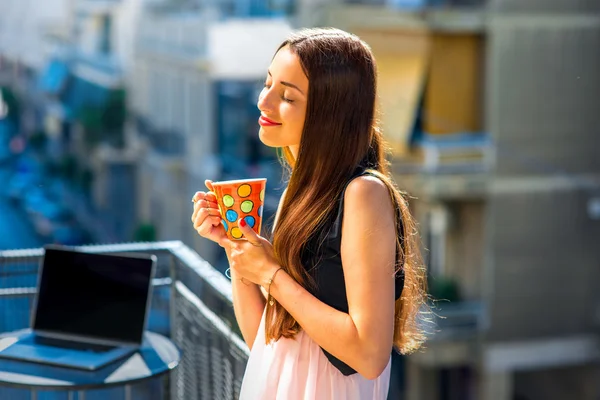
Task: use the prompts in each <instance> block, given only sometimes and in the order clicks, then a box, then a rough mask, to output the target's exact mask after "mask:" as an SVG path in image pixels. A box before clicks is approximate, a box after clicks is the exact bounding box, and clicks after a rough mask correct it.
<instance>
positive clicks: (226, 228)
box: [221, 219, 229, 232]
mask: <svg viewBox="0 0 600 400" xmlns="http://www.w3.org/2000/svg"><path fill="white" fill-rule="evenodd" d="M221 223H222V224H223V228H225V232H227V231H228V230H229V227H228V226H227V222H225V220H224V219H222V220H221Z"/></svg>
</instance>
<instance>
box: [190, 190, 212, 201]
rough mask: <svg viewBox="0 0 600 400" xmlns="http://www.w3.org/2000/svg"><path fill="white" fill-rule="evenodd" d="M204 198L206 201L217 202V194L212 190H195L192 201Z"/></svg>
mask: <svg viewBox="0 0 600 400" xmlns="http://www.w3.org/2000/svg"><path fill="white" fill-rule="evenodd" d="M202 199H206V200H208V201H211V202H214V203H216V202H217V196H216V195H215V194H214V193H213V192H196V193H195V194H194V197H192V202H194V203H197V202H198V200H202Z"/></svg>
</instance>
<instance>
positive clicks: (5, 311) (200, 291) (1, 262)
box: [0, 242, 249, 400]
mask: <svg viewBox="0 0 600 400" xmlns="http://www.w3.org/2000/svg"><path fill="white" fill-rule="evenodd" d="M77 249H80V250H83V251H90V252H97V253H113V252H114V253H117V252H118V253H123V252H131V253H150V254H154V255H156V256H157V259H158V264H157V269H156V277H155V279H154V282H153V294H152V305H151V310H150V314H149V320H148V329H149V330H151V331H155V332H159V333H162V334H165V335H167V336H170V337H171V339H172V340H173V341H174V342H175V344H176V345H177V346H178V347H179V348H180V349H181V350H182V359H181V363H180V365H179V367H178V368H177V369H176V370H175V371H173V372H172V373H171V375H170V376H169V377H168V379H167V380H164V379H161V378H159V379H158V380H156V381H151V382H148V383H143V384H138V385H137V386H136V387H134V389H133V390H134V394H133V398H143V399H172V400H175V399H178V400H179V399H180V400H198V399H210V400H221V399H224V400H233V399H237V398H238V396H239V390H240V387H241V382H242V377H243V374H244V370H245V366H246V361H247V358H248V355H249V352H248V348H247V346H246V345H245V344H244V342H243V341H242V339H240V334H239V331H238V330H237V324H236V323H235V316H234V313H233V307H232V297H231V285H230V283H229V281H228V280H227V278H225V277H224V276H223V275H222V274H221V273H219V272H218V271H217V270H215V269H214V268H213V267H212V266H211V265H210V264H208V263H207V262H206V261H205V260H203V259H202V258H201V257H200V256H199V255H198V254H197V253H196V252H194V251H193V250H191V249H190V248H188V247H186V246H185V245H183V244H182V243H181V242H157V243H138V244H118V245H99V246H81V247H78V248H77ZM42 257H43V249H29V250H10V251H0V332H8V331H13V330H17V329H22V328H27V327H29V316H30V312H31V307H32V305H33V299H34V296H35V291H36V287H35V285H36V280H37V271H38V265H39V261H40V260H41V258H42ZM121 391H122V389H119V388H111V389H103V390H102V392H103V393H102V394H101V396H102V397H101V398H115V397H117V398H121V396H123V393H121ZM9 392H10V393H9ZM94 392H95V393H94V394H96V393H98V390H94ZM61 395H62V394H61V393H54V394H53V393H44V398H46V399H53V398H56V399H59V398H60V399H62V398H64V395H63V397H60V396H61ZM0 398H2V399H4V398H10V399H11V400H19V399H21V398H22V399H29V398H30V393H29V392H28V391H26V390H21V389H1V388H0Z"/></svg>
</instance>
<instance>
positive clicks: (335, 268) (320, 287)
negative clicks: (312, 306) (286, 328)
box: [301, 167, 404, 375]
mask: <svg viewBox="0 0 600 400" xmlns="http://www.w3.org/2000/svg"><path fill="white" fill-rule="evenodd" d="M363 175H373V174H371V173H369V171H366V170H365V169H364V168H362V167H359V168H357V169H356V170H355V172H354V173H353V175H352V177H351V178H350V180H349V181H348V183H346V186H345V187H344V189H343V191H342V193H341V195H340V198H338V199H337V202H338V206H337V212H334V213H332V215H331V216H330V217H329V218H327V219H326V222H325V224H324V225H323V227H322V228H321V229H319V231H318V232H317V233H316V234H315V235H313V237H312V239H311V240H309V241H308V242H307V243H306V244H305V246H304V247H303V250H302V254H301V257H302V264H303V265H304V267H305V268H306V270H307V272H308V274H309V275H310V276H311V277H312V278H313V280H314V283H315V285H316V286H315V287H312V288H309V289H308V290H310V291H311V293H312V294H313V295H314V296H315V297H317V298H318V299H319V300H321V301H322V302H324V303H325V304H327V305H329V306H331V307H333V308H335V309H336V310H338V311H342V312H345V313H347V312H348V298H347V297H346V285H345V280H344V270H343V268H342V256H341V253H340V249H341V244H342V218H343V213H344V193H345V191H346V187H348V184H349V183H350V182H351V181H352V180H353V179H354V178H356V177H359V176H363ZM321 242H322V244H321V246H320V248H319V246H318V244H319V243H321ZM403 287H404V274H403V273H401V272H399V273H398V274H397V275H396V282H395V298H396V299H398V298H400V295H401V293H402V288H403ZM321 350H323V353H325V356H327V358H328V359H329V361H330V362H331V363H332V364H333V365H334V366H335V367H336V368H337V369H338V370H340V372H342V374H344V375H352V374H355V373H356V371H355V370H354V369H352V368H351V367H350V366H348V365H347V364H345V363H344V362H342V361H341V360H339V359H338V358H336V357H334V356H333V355H331V354H330V353H328V352H327V351H325V350H324V349H323V348H321Z"/></svg>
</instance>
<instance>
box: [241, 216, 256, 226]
mask: <svg viewBox="0 0 600 400" xmlns="http://www.w3.org/2000/svg"><path fill="white" fill-rule="evenodd" d="M244 221H246V222H247V223H248V225H250V228H254V224H255V223H256V220H255V219H254V217H253V216H251V215H248V216H247V217H246V218H244Z"/></svg>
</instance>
